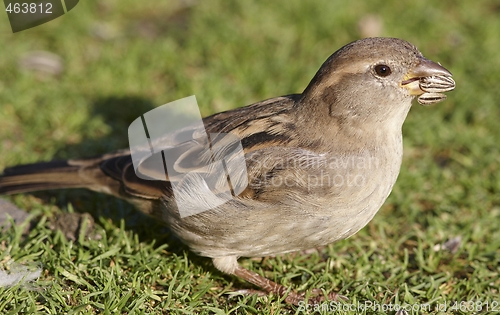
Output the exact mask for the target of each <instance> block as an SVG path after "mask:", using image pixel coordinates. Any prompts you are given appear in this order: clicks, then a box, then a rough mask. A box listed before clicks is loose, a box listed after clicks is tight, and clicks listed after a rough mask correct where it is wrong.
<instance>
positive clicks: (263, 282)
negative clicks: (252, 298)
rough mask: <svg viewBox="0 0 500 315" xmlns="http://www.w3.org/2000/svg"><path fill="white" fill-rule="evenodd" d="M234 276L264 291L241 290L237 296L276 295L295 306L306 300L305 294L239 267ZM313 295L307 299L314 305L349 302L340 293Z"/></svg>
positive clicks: (314, 292)
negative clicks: (339, 301)
mask: <svg viewBox="0 0 500 315" xmlns="http://www.w3.org/2000/svg"><path fill="white" fill-rule="evenodd" d="M234 274H235V275H237V276H238V277H241V278H243V279H245V280H246V281H248V282H250V283H252V284H254V285H256V286H258V287H260V288H262V289H263V290H262V291H261V290H251V289H250V290H248V289H247V290H239V291H237V292H236V293H237V294H243V295H254V294H257V295H258V296H266V295H268V294H269V293H274V294H277V295H279V296H280V297H284V298H285V302H286V303H289V304H293V305H299V303H300V302H303V301H304V300H305V299H306V294H305V293H297V292H293V291H290V290H289V289H288V288H287V287H285V286H283V285H281V284H278V283H276V282H273V281H271V280H269V279H267V278H265V277H263V276H261V275H259V274H257V273H255V272H253V271H250V270H248V269H245V268H243V267H241V266H239V265H238V267H237V268H236V270H235V272H234ZM311 293H312V295H313V296H312V297H309V298H308V299H307V303H308V304H312V305H315V304H320V303H321V302H323V301H326V300H328V301H338V300H344V301H347V300H348V299H347V297H345V296H343V295H340V294H338V293H329V294H326V295H325V294H323V291H322V290H320V289H313V290H312V291H311Z"/></svg>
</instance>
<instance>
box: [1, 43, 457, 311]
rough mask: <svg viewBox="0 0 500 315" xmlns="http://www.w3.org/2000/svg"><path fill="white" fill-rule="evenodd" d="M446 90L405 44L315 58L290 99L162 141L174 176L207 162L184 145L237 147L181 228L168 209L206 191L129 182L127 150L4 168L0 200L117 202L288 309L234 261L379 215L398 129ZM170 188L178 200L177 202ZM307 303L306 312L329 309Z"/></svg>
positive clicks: (398, 158) (294, 247)
mask: <svg viewBox="0 0 500 315" xmlns="http://www.w3.org/2000/svg"><path fill="white" fill-rule="evenodd" d="M454 88H455V82H454V80H453V79H452V74H451V73H450V72H449V71H448V70H447V69H446V68H444V67H443V66H441V64H439V63H436V62H433V61H431V60H429V59H426V58H425V57H424V56H423V55H422V53H421V52H420V51H419V50H418V49H417V48H416V47H415V46H414V45H412V44H410V43H409V42H407V41H405V40H402V39H398V38H384V37H375V38H364V39H360V40H356V41H354V42H351V43H349V44H346V45H345V46H343V47H341V48H340V49H338V50H337V51H336V52H334V53H333V54H332V55H331V56H330V57H329V58H327V60H326V61H325V62H324V63H323V64H322V65H321V67H320V68H319V70H318V71H317V73H316V74H315V75H314V77H313V78H312V80H311V81H310V83H309V84H308V85H307V87H306V88H305V89H304V90H303V92H302V93H300V94H289V95H285V96H281V97H275V98H270V99H267V100H264V101H261V102H257V103H254V104H251V105H248V106H245V107H240V108H236V109H232V110H229V111H225V112H221V113H216V114H214V115H212V116H209V117H206V118H203V124H202V128H201V129H200V127H199V126H198V127H189V128H184V129H182V130H179V131H174V132H172V133H171V134H169V135H166V138H169V139H173V138H176V137H178V136H179V135H180V134H183V135H186V134H188V135H190V136H191V138H190V139H191V141H187V142H186V143H183V145H182V146H181V149H182V154H178V155H175V156H177V158H178V160H176V161H173V162H174V163H173V164H175V165H177V166H178V167H181V166H182V168H183V169H186V170H195V169H197V168H202V166H203V165H206V163H207V161H210V158H209V157H207V154H204V151H203V150H202V149H200V148H203V146H200V143H199V141H198V142H197V141H196V139H197V138H199V135H200V133H202V132H206V133H207V134H224V135H232V136H235V137H236V139H238V140H239V141H238V143H239V144H240V145H241V150H242V152H240V153H242V156H243V158H244V160H243V161H244V163H239V164H238V163H233V164H238V165H236V166H234V165H233V166H230V167H232V169H230V170H229V173H231V172H233V173H234V172H236V173H238V174H240V175H241V174H246V177H244V178H243V181H244V182H245V183H246V185H244V186H243V188H244V189H241V190H240V191H238V192H237V193H236V192H234V191H232V195H231V197H230V198H227V200H225V201H224V202H222V203H220V204H216V205H215V206H213V207H207V208H206V209H204V211H200V212H199V213H196V214H193V215H188V216H183V215H182V213H180V212H181V211H180V209H179V207H178V205H177V201H179V198H183V201H186V200H188V201H189V200H197V198H198V197H197V196H198V195H197V193H198V192H199V190H203V189H205V190H206V189H210V187H208V186H207V185H205V186H204V185H202V184H199V183H198V184H197V183H196V180H191V181H189V180H183V179H182V178H179V177H178V176H176V174H164V175H163V176H164V178H161V176H160V178H156V177H154V176H153V177H154V178H153V180H152V179H151V178H144V177H143V176H140V174H138V171H139V172H143V173H147V172H148V163H147V159H145V160H142V161H139V162H138V164H139V165H138V167H137V166H134V161H133V156H132V154H131V151H130V149H124V150H120V151H117V152H113V153H109V154H105V155H102V156H99V157H94V158H83V159H73V160H67V161H50V162H42V163H35V164H30V165H19V166H13V167H9V168H6V169H5V170H4V173H3V175H1V176H0V194H17V193H26V192H31V191H39V190H47V189H61V188H87V189H90V190H93V191H97V192H102V193H107V194H110V195H113V196H116V197H119V198H122V199H125V200H127V201H128V202H130V203H132V204H133V205H135V206H136V208H137V209H139V210H140V211H142V212H143V213H145V214H147V215H150V216H152V217H154V218H157V219H158V220H159V221H160V222H162V223H164V224H165V225H166V226H167V227H168V228H169V229H170V230H171V231H172V233H173V234H174V235H175V236H176V237H177V238H179V239H180V240H181V241H182V242H183V243H184V244H186V245H187V246H188V247H189V249H190V250H191V251H193V252H195V253H196V254H198V255H201V256H204V257H208V258H211V259H212V262H213V265H214V266H215V268H216V269H218V270H219V271H221V272H223V273H226V274H229V275H233V276H236V277H240V278H242V279H244V280H246V281H248V282H250V283H251V284H253V285H255V286H256V287H258V288H259V290H260V291H259V292H264V293H265V294H276V295H278V296H280V297H283V298H284V301H285V302H286V303H290V304H295V305H298V303H300V302H301V301H304V299H305V294H304V293H299V292H294V291H292V290H289V289H288V288H287V287H285V286H283V285H281V284H278V283H276V282H273V281H271V280H269V279H267V278H265V277H263V276H261V275H260V274H258V273H256V272H254V271H251V270H249V269H246V268H244V267H242V266H241V265H240V264H239V263H238V259H239V258H241V257H265V256H272V255H279V254H284V253H289V252H296V251H301V250H306V249H311V248H317V247H320V246H324V245H328V244H331V243H334V242H337V241H340V240H344V239H346V238H348V237H350V236H352V235H354V234H355V233H356V232H358V231H359V230H360V229H362V228H363V227H364V226H365V225H367V224H368V222H370V221H371V220H372V218H373V217H374V215H375V214H376V213H377V212H378V210H379V209H380V208H381V207H382V205H383V204H384V202H385V200H386V199H387V197H388V196H389V194H390V193H391V190H392V188H393V186H394V184H395V182H396V179H397V177H398V175H399V173H400V169H401V163H402V156H403V145H402V125H403V122H404V121H405V119H406V117H407V114H408V112H409V111H410V108H411V106H412V102H413V100H414V99H415V98H417V100H418V102H419V103H421V104H423V105H430V104H435V103H438V102H441V101H443V100H444V99H445V98H446V96H445V94H444V92H448V91H451V90H453V89H454ZM203 128H204V130H202V129H203ZM224 139H226V137H225V136H221V137H217V136H215V137H214V142H217V141H219V142H220V143H222V144H223V143H225V142H227V141H226V140H224ZM230 142H231V141H230ZM231 143H232V142H231ZM219 147H222V148H223V149H220V150H219V151H218V152H216V153H222V151H224V152H226V151H228V150H225V149H224V148H226V149H227V145H226V146H224V145H222V146H219ZM233 147H234V146H233ZM233 147H231V148H233ZM167 149H168V148H167ZM167 149H166V150H167ZM170 149H172V150H175V148H170ZM216 151H217V150H216ZM141 167H142V168H141ZM243 171H246V173H242V172H243ZM209 177H210V178H211V179H212V180H213V182H215V183H216V184H215V186H217V183H220V182H224V181H226V180H227V173H226V172H212V174H211V175H210V176H209ZM240 178H241V176H240ZM192 185H194V186H196V185H198V186H196V187H195V188H196V189H192V188H193V187H192ZM176 187H177V188H178V189H179V190H180V191H181V194H177V198H176V196H175V192H174V188H176ZM197 189H198V192H197ZM216 195H217V194H214V196H216ZM179 196H180V197H179ZM193 202H194V201H193ZM194 203H196V202H194ZM312 292H313V293H314V294H313V296H312V297H309V300H308V301H309V303H319V302H320V301H323V300H325V299H330V300H335V299H338V298H339V297H341V296H340V295H339V294H337V293H330V294H328V295H327V296H323V295H322V294H320V293H318V291H317V290H313V291H312Z"/></svg>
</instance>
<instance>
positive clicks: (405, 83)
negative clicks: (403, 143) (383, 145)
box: [300, 38, 455, 125]
mask: <svg viewBox="0 0 500 315" xmlns="http://www.w3.org/2000/svg"><path fill="white" fill-rule="evenodd" d="M454 87H455V82H454V81H453V79H451V73H450V72H449V71H448V70H446V69H445V68H444V67H442V66H441V65H440V64H438V63H435V62H433V61H430V60H428V59H426V58H424V56H423V55H422V53H421V52H420V51H419V50H418V49H417V48H416V47H415V46H413V45H412V44H410V43H408V42H406V41H404V40H401V39H397V38H365V39H362V40H358V41H355V42H352V43H350V44H348V45H346V46H344V47H342V48H341V49H339V50H338V51H336V52H335V53H334V54H333V55H331V56H330V57H329V58H328V59H327V60H326V61H325V63H324V64H323V65H322V66H321V68H320V69H319V70H318V72H317V73H316V75H315V77H314V78H313V80H312V81H311V83H310V84H309V86H308V87H307V88H306V90H305V91H304V93H303V97H302V102H301V103H302V104H300V106H301V107H307V106H308V105H311V106H312V107H315V108H316V109H315V110H320V111H324V114H326V113H327V112H328V114H329V116H335V117H337V118H339V119H341V120H347V121H350V122H351V123H352V122H353V121H356V120H358V121H359V120H360V121H363V122H371V121H374V122H375V121H381V122H385V121H387V120H391V119H393V120H395V122H397V123H398V124H399V123H400V124H401V125H402V123H403V121H404V119H405V117H406V114H407V113H408V111H409V109H410V107H411V102H412V100H413V99H414V98H415V97H418V99H419V103H421V104H432V103H437V102H439V101H442V100H443V99H444V98H445V96H444V94H442V92H446V91H450V90H452V89H453V88H454Z"/></svg>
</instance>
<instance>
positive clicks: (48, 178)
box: [0, 161, 90, 194]
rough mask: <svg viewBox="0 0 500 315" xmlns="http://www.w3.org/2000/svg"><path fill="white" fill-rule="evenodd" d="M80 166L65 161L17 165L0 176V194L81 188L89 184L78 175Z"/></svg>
mask: <svg viewBox="0 0 500 315" xmlns="http://www.w3.org/2000/svg"><path fill="white" fill-rule="evenodd" d="M80 168H81V166H79V165H70V164H69V163H68V162H67V161H51V162H45V163H36V164H28V165H19V166H14V167H10V168H6V169H5V170H4V174H3V175H1V176H0V194H17V193H24V192H32V191H39V190H48V189H61V188H83V187H88V185H89V184H90V183H89V182H86V181H85V180H84V179H83V178H82V177H81V176H80V175H79V170H80Z"/></svg>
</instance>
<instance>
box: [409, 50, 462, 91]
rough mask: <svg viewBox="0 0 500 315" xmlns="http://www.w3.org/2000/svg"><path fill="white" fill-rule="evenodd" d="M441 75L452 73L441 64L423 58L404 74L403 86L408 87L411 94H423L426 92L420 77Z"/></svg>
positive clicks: (449, 75) (445, 75)
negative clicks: (421, 87) (421, 85)
mask: <svg viewBox="0 0 500 315" xmlns="http://www.w3.org/2000/svg"><path fill="white" fill-rule="evenodd" d="M439 76H441V77H451V76H452V74H451V72H450V71H448V70H446V68H444V67H443V66H441V65H440V64H437V63H435V62H433V61H430V60H428V59H425V58H421V59H420V62H419V64H418V65H417V66H416V67H415V68H413V69H411V70H410V71H409V72H408V73H407V74H406V75H405V76H404V78H403V82H401V86H402V87H404V88H406V89H408V90H409V91H410V95H422V94H424V93H425V92H424V91H422V89H420V83H419V81H420V79H422V78H425V77H439Z"/></svg>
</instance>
